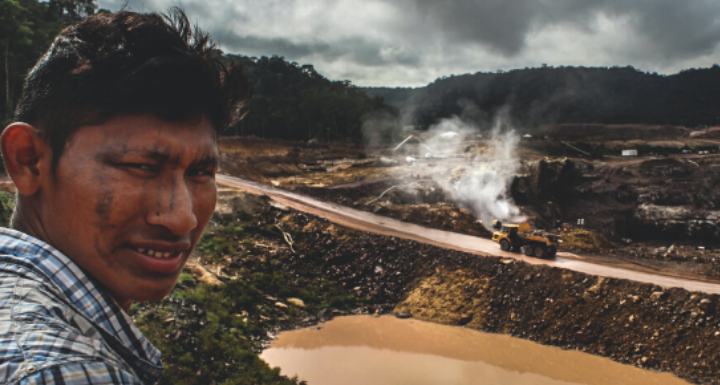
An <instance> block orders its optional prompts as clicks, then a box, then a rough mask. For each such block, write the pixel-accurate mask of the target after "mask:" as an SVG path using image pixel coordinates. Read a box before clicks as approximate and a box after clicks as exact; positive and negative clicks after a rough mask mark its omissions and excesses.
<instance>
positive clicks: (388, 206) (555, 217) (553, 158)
mask: <svg viewBox="0 0 720 385" xmlns="http://www.w3.org/2000/svg"><path fill="white" fill-rule="evenodd" d="M678 130H679V128H677V127H643V126H638V127H635V126H633V127H620V128H618V129H617V130H615V131H613V132H615V134H613V135H614V136H613V135H610V136H609V137H608V138H606V139H607V140H605V141H603V138H600V137H592V136H587V135H586V136H587V137H577V135H578V134H577V133H575V132H574V131H572V130H570V131H568V130H566V131H567V132H566V133H565V134H564V135H565V136H567V137H562V138H560V139H563V138H564V140H572V141H573V142H572V145H573V146H579V147H578V148H580V147H581V148H585V149H586V150H588V151H590V152H588V153H589V154H593V153H596V154H603V153H613V152H618V151H619V149H622V148H625V147H627V146H631V147H633V148H639V149H640V151H643V152H644V153H646V154H656V155H653V156H646V157H644V158H620V157H611V156H610V157H608V156H605V157H603V158H602V159H595V158H593V157H594V156H590V157H588V156H585V155H584V154H580V153H579V152H577V151H576V150H573V149H572V148H570V147H568V146H566V145H565V144H564V142H563V141H560V140H559V139H558V140H554V141H537V140H536V141H530V142H522V143H521V144H520V146H519V148H518V152H519V155H520V156H521V159H520V169H519V170H518V173H517V174H516V175H515V176H514V177H513V178H512V181H511V183H510V189H509V195H510V196H511V198H512V200H513V202H514V203H516V204H517V205H518V206H519V207H520V209H521V211H522V214H523V215H524V216H525V218H526V220H528V221H529V222H530V223H531V224H532V225H533V226H534V227H536V228H541V229H544V230H550V231H554V232H556V233H558V234H560V235H562V236H564V237H566V242H565V243H564V244H563V247H562V250H561V251H563V250H564V251H571V252H576V253H584V254H593V255H594V256H595V257H597V258H600V259H608V260H611V261H615V260H621V261H626V262H629V263H635V264H640V265H643V266H646V267H648V268H651V269H663V270H669V271H671V272H672V271H673V270H674V271H676V272H677V273H680V274H691V275H700V276H709V277H720V243H718V241H717V240H718V239H720V227H718V218H720V211H718V209H717V207H720V195H718V192H717V191H720V189H718V188H717V187H718V183H720V171H718V170H720V167H718V166H720V156H717V155H713V154H708V155H698V154H697V151H699V150H702V149H704V148H711V147H712V146H714V144H713V143H714V142H713V140H714V139H713V140H711V139H702V140H700V139H697V138H689V137H688V138H685V137H678V135H680V133H681V132H682V130H680V131H678ZM551 131H552V130H551ZM555 131H557V130H555ZM555 131H553V132H554V135H560V136H562V135H563V134H562V133H563V132H565V131H562V130H560V131H558V132H555ZM561 131H562V132H561ZM581 131H582V130H581ZM585 131H587V130H585ZM646 131H648V132H651V133H653V134H652V135H651V136H652V137H651V138H649V139H646V141H644V142H642V141H639V139H635V137H636V136H638V135H640V134H643V135H645V134H647V133H646ZM676 131H677V132H676ZM579 132H580V131H579ZM582 132H584V131H582ZM570 134H572V135H570ZM621 134H622V135H621ZM568 135H569V136H568ZM623 135H624V136H623ZM628 135H630V136H628ZM648 135H649V134H648ZM653 135H654V136H653ZM582 140H587V141H586V142H583V141H582ZM406 147H407V148H403V149H402V151H398V152H394V151H392V148H380V147H378V148H361V147H353V146H327V145H319V144H314V145H306V144H302V143H289V142H287V143H286V142H265V141H262V140H259V139H225V140H224V142H223V143H221V150H222V153H223V159H224V163H223V170H224V171H225V172H229V173H231V174H233V175H239V176H244V177H247V178H250V179H253V180H257V181H261V182H265V183H271V184H274V185H276V186H280V187H282V188H287V189H290V190H294V191H296V192H300V193H303V194H308V195H311V196H314V197H316V198H319V199H322V200H327V201H331V202H336V203H339V204H343V205H347V206H350V207H353V208H355V209H360V210H365V211H371V212H374V213H376V214H379V215H385V216H388V217H392V218H396V219H400V220H403V221H407V222H410V223H417V224H421V225H423V226H427V227H433V228H439V229H443V230H450V231H455V232H460V233H466V234H471V235H476V236H480V237H489V236H490V231H488V230H489V229H488V228H487V227H489V226H483V224H482V223H480V222H479V221H478V220H477V218H476V217H475V216H474V215H473V214H472V213H471V212H469V211H467V210H465V209H464V208H462V207H465V205H463V202H456V201H453V200H452V199H451V197H448V196H447V194H446V193H445V192H444V191H447V188H448V184H447V183H446V184H445V186H441V185H440V184H439V183H438V181H439V180H441V178H440V179H439V178H438V176H437V175H433V172H432V167H430V169H428V168H423V167H413V166H417V164H414V163H412V162H410V163H408V162H407V161H406V158H405V155H408V154H412V149H411V148H410V144H408V145H406ZM716 147H717V146H715V148H716ZM560 150H562V151H560ZM463 151H466V153H467V154H470V155H472V156H478V154H482V153H484V152H487V151H488V148H487V144H486V143H483V142H473V143H471V144H469V145H468V146H467V147H465V148H464V149H463ZM567 151H570V152H571V153H572V152H574V154H575V155H582V156H584V157H585V158H584V159H583V158H558V155H562V154H565V155H567V154H568V153H567ZM593 151H594V152H593ZM682 151H685V152H693V153H694V154H690V153H688V154H683V153H682ZM710 151H715V150H712V149H711V150H710ZM555 153H557V154H555ZM543 154H545V156H543ZM660 154H662V155H660ZM436 162H442V160H437V161H436ZM423 164H425V163H423ZM421 166H422V165H421ZM463 167H465V168H466V167H474V166H470V165H459V166H458V167H456V168H455V169H453V171H459V170H461V169H462V168H463ZM435 174H436V173H435ZM452 174H453V173H452V172H448V173H447V175H444V176H443V177H445V178H446V179H447V180H448V182H452V179H453V178H454V176H453V175H452ZM443 183H445V182H443ZM450 184H452V183H450ZM550 202H552V203H550ZM578 220H582V221H583V223H584V224H583V225H582V226H577V223H578ZM557 223H566V224H569V225H570V226H565V229H566V230H568V229H569V231H562V232H560V230H559V229H558V228H556V227H555V225H556V224H557ZM485 225H487V224H485ZM673 245H675V246H674V247H673V249H672V250H671V251H670V252H669V253H667V252H666V251H667V250H668V249H670V247H672V246H673ZM698 247H701V248H704V250H699V249H698ZM663 248H666V249H665V251H663Z"/></svg>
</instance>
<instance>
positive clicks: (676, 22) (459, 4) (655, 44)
mask: <svg viewBox="0 0 720 385" xmlns="http://www.w3.org/2000/svg"><path fill="white" fill-rule="evenodd" d="M396 4H397V6H399V7H404V8H406V10H407V11H408V12H409V13H410V14H411V15H412V18H411V19H408V22H407V23H408V24H409V25H412V26H418V27H423V28H426V29H427V30H429V31H430V32H431V33H435V34H440V35H442V36H443V37H444V40H445V41H446V42H447V43H448V44H457V43H461V44H462V43H475V44H479V45H484V46H486V47H488V48H491V49H493V50H494V51H496V52H499V53H501V54H503V55H506V56H513V55H517V54H520V53H521V52H522V51H523V49H524V48H525V46H526V41H527V38H528V36H529V35H530V34H532V33H535V32H537V31H539V30H542V29H544V28H548V27H551V26H554V25H571V26H573V27H576V28H581V29H583V28H584V29H587V28H591V26H590V25H589V23H590V22H591V21H592V20H593V19H594V18H595V17H596V16H597V15H599V14H604V15H606V16H608V17H610V18H611V19H612V18H628V20H629V23H630V28H631V29H632V31H633V32H635V33H636V34H638V35H639V36H641V37H643V38H644V41H645V42H646V43H647V44H648V46H647V47H645V48H652V49H657V50H659V51H658V52H657V54H658V55H657V56H661V57H665V58H683V57H687V56H693V55H698V54H705V53H708V52H711V51H712V50H713V49H714V48H715V47H716V45H717V43H718V38H719V37H720V22H719V21H718V20H719V16H720V1H717V0H711V1H710V0H693V1H677V0H634V1H627V0H552V1H550V0H515V1H507V0H485V1H477V0H456V1H436V0H400V1H398V2H396ZM624 43H625V42H623V41H618V42H617V44H618V46H623V44H624Z"/></svg>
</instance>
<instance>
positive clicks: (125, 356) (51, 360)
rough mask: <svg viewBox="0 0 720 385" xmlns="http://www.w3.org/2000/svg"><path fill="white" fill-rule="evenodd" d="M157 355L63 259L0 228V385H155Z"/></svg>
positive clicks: (125, 317) (159, 366)
mask: <svg viewBox="0 0 720 385" xmlns="http://www.w3.org/2000/svg"><path fill="white" fill-rule="evenodd" d="M162 370H163V366H162V363H161V360H160V351H159V350H158V349H157V348H155V347H154V346H153V345H152V344H151V343H150V341H148V340H147V339H146V338H145V337H144V336H143V335H142V333H141V332H140V331H139V330H138V329H137V328H136V327H135V325H134V324H133V323H132V320H130V317H128V315H127V314H125V312H124V311H123V310H122V309H120V307H119V306H118V305H117V304H116V303H115V301H114V300H113V299H112V298H111V297H110V296H109V295H108V294H107V293H105V292H104V291H103V290H102V289H101V288H100V287H99V286H98V285H97V284H96V283H95V282H93V280H92V279H90V278H89V277H88V276H87V275H85V273H83V271H82V270H80V268H79V267H78V266H77V265H76V264H75V263H73V261H72V260H71V259H70V258H68V257H67V256H65V255H63V254H62V253H61V252H59V251H58V250H56V249H55V248H53V247H52V246H50V245H48V244H47V243H45V242H42V241H40V240H38V239H36V238H33V237H31V236H29V235H27V234H24V233H21V232H19V231H15V230H11V229H6V228H0V384H23V385H24V384H58V385H61V384H64V385H80V384H94V385H97V384H153V383H156V382H157V381H158V379H159V378H160V376H161V375H162Z"/></svg>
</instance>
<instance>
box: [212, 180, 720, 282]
mask: <svg viewBox="0 0 720 385" xmlns="http://www.w3.org/2000/svg"><path fill="white" fill-rule="evenodd" d="M217 182H218V184H221V185H225V186H228V187H233V188H238V189H241V190H244V191H247V192H249V193H253V194H265V195H268V196H270V197H271V198H273V199H274V200H276V201H277V202H279V203H282V204H284V205H287V206H289V207H292V208H294V209H296V210H300V211H303V212H306V213H309V214H312V215H316V216H319V217H323V218H326V219H328V220H329V221H331V222H334V223H337V224H339V225H342V226H347V227H350V228H354V229H357V230H361V231H367V232H370V233H374V234H380V235H385V236H394V237H399V238H403V239H409V240H412V241H416V242H421V243H426V244H430V245H434V246H438V247H442V248H446V249H452V250H458V251H464V252H468V253H474V254H479V255H494V256H501V257H506V258H513V259H517V260H521V261H524V262H527V263H529V264H533V265H547V266H551V267H559V268H563V269H568V270H573V271H577V272H580V273H585V274H591V275H598V276H605V277H611V278H620V279H628V280H632V281H636V282H644V283H651V284H655V285H658V286H663V287H680V288H684V289H685V290H689V291H701V292H705V293H709V294H720V284H718V283H715V282H708V281H703V280H701V279H700V278H698V277H692V278H689V277H678V276H670V275H666V274H664V273H663V272H655V271H641V270H640V268H639V267H638V266H633V265H625V264H623V265H619V264H615V265H608V264H600V262H599V261H593V260H589V259H588V257H586V256H581V255H577V254H572V253H558V257H557V258H556V259H555V260H544V259H537V258H532V257H526V256H523V255H521V254H517V253H508V252H503V251H501V250H499V247H498V245H497V244H496V243H494V242H492V241H491V240H488V239H482V238H477V237H473V236H470V235H464V234H460V233H454V232H450V231H443V230H437V229H431V228H427V227H423V226H419V225H415V224H412V223H407V222H402V221H399V220H395V219H392V218H387V217H383V216H379V215H375V214H373V213H369V212H366V211H360V210H353V209H352V208H349V207H344V206H341V205H338V204H334V203H329V202H322V201H319V200H316V199H313V198H310V197H306V196H302V195H299V194H294V193H292V192H290V191H285V190H282V189H278V188H274V187H272V186H268V185H263V184H260V183H256V182H251V181H248V180H244V179H241V178H236V177H231V176H227V175H218V176H217Z"/></svg>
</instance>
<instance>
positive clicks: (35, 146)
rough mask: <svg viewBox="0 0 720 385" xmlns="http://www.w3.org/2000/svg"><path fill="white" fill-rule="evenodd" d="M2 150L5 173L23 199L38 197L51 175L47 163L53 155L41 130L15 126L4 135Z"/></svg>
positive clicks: (20, 124)
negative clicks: (43, 138)
mask: <svg viewBox="0 0 720 385" xmlns="http://www.w3.org/2000/svg"><path fill="white" fill-rule="evenodd" d="M0 146H2V157H3V161H5V170H7V173H8V174H9V175H10V178H12V180H13V182H14V183H15V187H16V188H17V190H18V192H19V193H20V194H23V195H32V194H34V193H36V192H37V191H38V189H39V188H40V183H41V178H42V177H45V176H46V175H45V174H46V173H48V172H50V171H51V170H49V165H50V162H49V161H48V159H47V157H48V156H49V155H50V154H49V153H50V151H49V148H48V147H47V145H46V144H45V142H44V141H43V140H42V138H41V137H40V135H39V133H38V130H37V129H35V127H33V126H31V125H29V124H27V123H20V122H15V123H12V124H10V125H9V126H7V127H5V130H4V131H3V132H2V135H0Z"/></svg>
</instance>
